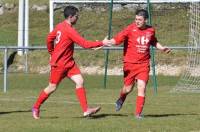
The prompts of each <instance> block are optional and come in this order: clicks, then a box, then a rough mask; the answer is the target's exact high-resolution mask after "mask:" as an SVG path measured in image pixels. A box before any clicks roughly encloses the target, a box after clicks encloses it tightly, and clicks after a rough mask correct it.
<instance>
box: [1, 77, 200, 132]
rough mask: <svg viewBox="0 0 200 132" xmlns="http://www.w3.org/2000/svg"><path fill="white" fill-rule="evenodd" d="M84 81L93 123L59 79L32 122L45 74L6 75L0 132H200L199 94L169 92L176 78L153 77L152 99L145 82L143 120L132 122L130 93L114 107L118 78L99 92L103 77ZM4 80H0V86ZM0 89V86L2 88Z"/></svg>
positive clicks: (132, 96) (69, 85)
mask: <svg viewBox="0 0 200 132" xmlns="http://www.w3.org/2000/svg"><path fill="white" fill-rule="evenodd" d="M84 77H85V87H86V89H87V96H88V102H89V104H90V105H91V106H97V105H100V106H101V107H102V110H101V111H100V112H99V113H98V114H96V115H95V116H94V117H93V118H82V112H81V109H80V106H79V104H78V102H77V100H76V96H75V91H74V84H72V82H70V81H69V80H67V79H66V80H64V81H63V82H62V83H61V85H60V86H59V88H58V90H57V91H56V92H55V93H54V94H53V95H52V96H51V97H50V98H49V100H47V102H45V104H44V105H43V106H42V108H41V119H40V120H34V119H32V117H31V111H30V109H31V106H32V104H33V103H34V102H35V100H36V97H37V96H38V94H39V92H40V90H41V89H43V88H44V87H45V86H46V84H47V82H48V75H38V74H9V77H8V78H9V84H8V88H9V89H8V92H7V93H3V92H2V91H0V124H1V125H0V131H1V132H36V131H37V132H80V131H83V132H199V131H200V126H199V122H200V112H199V109H200V105H199V94H195V93H171V92H170V91H171V90H172V89H173V87H174V86H175V84H176V82H177V80H178V77H165V76H159V77H158V84H159V87H158V93H157V95H154V92H153V88H152V83H151V81H150V83H149V86H148V88H147V98H146V105H145V108H144V116H145V118H144V119H142V120H136V119H135V118H134V116H133V111H134V109H135V98H136V92H135V90H134V91H133V93H131V94H130V95H129V96H128V98H127V100H126V103H125V104H124V106H123V108H122V110H121V111H120V112H115V109H114V102H115V100H116V99H117V97H118V94H119V89H120V88H121V86H122V77H121V76H109V77H108V87H107V88H106V89H103V87H102V86H103V85H102V81H103V77H102V76H89V75H84ZM2 78H3V76H2V75H0V84H1V85H2V80H3V79H2ZM1 88H2V86H1Z"/></svg>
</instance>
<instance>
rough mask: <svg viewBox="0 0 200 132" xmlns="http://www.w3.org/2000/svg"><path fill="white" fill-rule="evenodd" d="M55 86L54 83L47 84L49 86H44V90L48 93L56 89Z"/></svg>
mask: <svg viewBox="0 0 200 132" xmlns="http://www.w3.org/2000/svg"><path fill="white" fill-rule="evenodd" d="M56 88H57V85H56V84H49V86H48V87H47V88H46V91H47V92H48V93H52V92H54V91H55V90H56Z"/></svg>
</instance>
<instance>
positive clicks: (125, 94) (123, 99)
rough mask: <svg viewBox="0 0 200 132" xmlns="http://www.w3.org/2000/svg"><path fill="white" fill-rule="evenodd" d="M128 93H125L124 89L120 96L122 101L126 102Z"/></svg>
mask: <svg viewBox="0 0 200 132" xmlns="http://www.w3.org/2000/svg"><path fill="white" fill-rule="evenodd" d="M126 96H127V93H123V92H122V91H121V92H120V98H121V99H122V101H123V102H124V101H125V99H126Z"/></svg>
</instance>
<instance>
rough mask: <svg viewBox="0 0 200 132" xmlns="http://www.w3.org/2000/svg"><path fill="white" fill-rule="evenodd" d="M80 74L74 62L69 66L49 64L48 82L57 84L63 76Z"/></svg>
mask: <svg viewBox="0 0 200 132" xmlns="http://www.w3.org/2000/svg"><path fill="white" fill-rule="evenodd" d="M77 74H81V72H80V70H79V68H78V67H77V65H76V64H75V63H74V65H72V66H71V67H67V68H64V67H61V66H51V72H50V77H49V82H50V83H53V84H59V83H60V81H61V80H62V79H63V78H64V77H68V78H70V77H72V76H73V75H77Z"/></svg>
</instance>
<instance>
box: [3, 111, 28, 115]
mask: <svg viewBox="0 0 200 132" xmlns="http://www.w3.org/2000/svg"><path fill="white" fill-rule="evenodd" d="M25 112H31V110H15V111H5V112H0V115H5V114H12V113H25Z"/></svg>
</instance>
